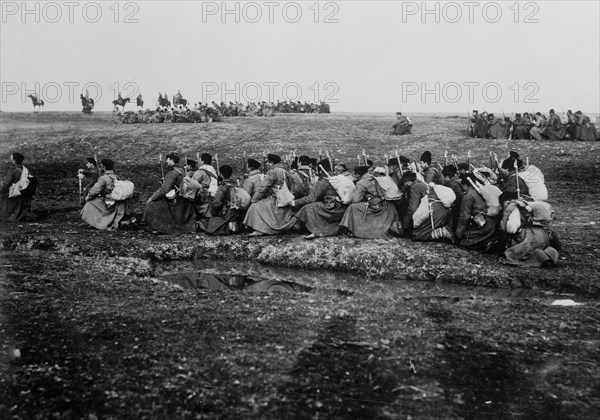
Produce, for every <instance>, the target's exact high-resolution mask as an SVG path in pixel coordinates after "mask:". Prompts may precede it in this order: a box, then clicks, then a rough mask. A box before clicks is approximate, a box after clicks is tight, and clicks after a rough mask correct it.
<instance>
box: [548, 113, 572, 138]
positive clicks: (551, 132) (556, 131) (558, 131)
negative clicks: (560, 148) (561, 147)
mask: <svg viewBox="0 0 600 420" xmlns="http://www.w3.org/2000/svg"><path fill="white" fill-rule="evenodd" d="M566 132H567V130H566V128H565V126H564V125H563V124H562V121H561V120H560V117H559V116H558V115H557V114H556V112H555V111H554V109H551V110H550V118H549V119H548V125H547V126H546V130H545V132H544V134H545V135H546V137H548V138H549V139H550V140H563V139H564V138H565V134H566Z"/></svg>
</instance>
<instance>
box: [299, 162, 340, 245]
mask: <svg viewBox="0 0 600 420" xmlns="http://www.w3.org/2000/svg"><path fill="white" fill-rule="evenodd" d="M330 171H331V165H330V163H329V160H328V159H324V160H322V161H321V162H319V172H318V173H319V181H318V182H317V184H316V185H315V188H314V189H313V191H312V192H311V193H310V194H309V195H308V196H306V197H303V198H300V199H298V200H294V201H292V203H291V206H292V207H293V208H294V209H295V210H297V213H296V214H294V218H295V219H297V220H298V222H300V224H301V226H303V227H305V228H306V229H307V230H308V231H309V232H310V234H309V235H308V236H305V239H314V238H318V237H323V236H333V235H337V233H338V230H339V225H340V221H341V220H342V217H343V216H344V213H345V211H346V207H348V206H347V205H346V204H344V203H342V200H341V198H340V196H339V195H338V193H337V190H336V189H335V188H334V186H333V185H332V184H331V182H330V181H329V179H328V177H327V173H328V172H330ZM342 176H344V175H342ZM348 180H350V179H349V178H348ZM349 182H351V181H349ZM350 185H352V184H350Z"/></svg>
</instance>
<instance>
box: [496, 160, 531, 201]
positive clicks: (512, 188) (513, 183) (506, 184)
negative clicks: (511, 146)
mask: <svg viewBox="0 0 600 420" xmlns="http://www.w3.org/2000/svg"><path fill="white" fill-rule="evenodd" d="M515 163H516V164H517V168H519V169H521V168H523V161H522V160H521V159H519V155H518V154H516V153H514V152H511V157H509V158H508V159H504V161H502V164H501V166H500V178H501V182H500V185H499V187H500V189H501V190H502V192H503V193H516V192H517V190H518V191H519V195H529V188H527V184H526V183H525V181H524V180H523V178H521V177H520V176H519V175H518V170H517V169H516V168H515Z"/></svg>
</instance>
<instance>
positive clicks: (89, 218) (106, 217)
mask: <svg viewBox="0 0 600 420" xmlns="http://www.w3.org/2000/svg"><path fill="white" fill-rule="evenodd" d="M100 163H101V165H102V167H103V168H104V173H103V175H102V176H101V177H100V178H98V181H97V182H96V183H95V184H94V185H93V186H92V188H91V189H90V190H89V192H88V194H87V195H86V197H85V205H84V206H83V209H82V210H81V218H82V219H83V220H84V221H85V222H86V223H88V224H89V225H90V226H93V227H95V228H96V229H99V230H113V229H118V228H119V223H120V222H121V220H123V218H124V217H126V216H128V215H129V209H128V207H127V206H128V203H127V200H123V201H114V200H112V199H111V198H110V193H111V192H112V190H113V189H114V187H115V181H116V180H117V179H118V178H117V175H116V174H115V172H114V165H115V163H114V162H113V161H112V160H111V159H102V160H101V161H100Z"/></svg>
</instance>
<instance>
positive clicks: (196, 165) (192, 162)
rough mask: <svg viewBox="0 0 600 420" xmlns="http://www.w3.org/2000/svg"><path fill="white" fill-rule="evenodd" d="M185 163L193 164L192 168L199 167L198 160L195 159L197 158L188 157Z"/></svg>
mask: <svg viewBox="0 0 600 420" xmlns="http://www.w3.org/2000/svg"><path fill="white" fill-rule="evenodd" d="M185 163H186V164H187V165H188V166H191V167H192V168H196V167H198V162H196V161H195V160H193V159H186V160H185Z"/></svg>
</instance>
